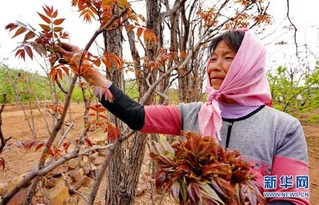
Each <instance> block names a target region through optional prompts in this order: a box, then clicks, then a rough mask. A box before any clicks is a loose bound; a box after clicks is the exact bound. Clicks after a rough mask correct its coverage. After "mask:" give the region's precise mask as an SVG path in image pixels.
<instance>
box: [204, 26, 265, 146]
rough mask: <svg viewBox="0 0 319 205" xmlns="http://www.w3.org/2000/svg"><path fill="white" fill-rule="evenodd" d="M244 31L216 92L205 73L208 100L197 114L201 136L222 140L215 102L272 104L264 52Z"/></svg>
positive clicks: (255, 104) (219, 116) (256, 41)
mask: <svg viewBox="0 0 319 205" xmlns="http://www.w3.org/2000/svg"><path fill="white" fill-rule="evenodd" d="M243 31H245V36H244V39H243V42H242V43H241V45H240V48H239V50H238V52H237V54H236V56H235V58H234V60H233V62H232V64H231V66H230V68H229V70H228V73H227V75H226V77H225V79H224V81H223V83H222V85H221V87H220V89H219V90H215V89H214V88H213V87H212V86H211V85H210V81H209V76H208V73H207V70H206V76H207V86H206V94H207V96H208V97H207V101H206V103H205V104H204V105H203V106H202V108H201V110H200V111H199V113H198V118H199V129H200V132H201V133H202V135H204V136H216V135H217V138H218V139H219V140H221V138H220V129H221V126H222V119H221V111H220V109H219V102H218V101H220V100H221V96H223V97H225V98H227V99H232V100H234V101H236V102H237V103H238V104H240V105H243V106H259V105H263V104H267V103H270V102H271V94H270V88H269V84H268V81H267V78H266V75H265V70H264V67H265V56H266V49H265V48H264V47H263V45H262V44H261V42H260V41H259V40H257V39H256V37H255V36H254V35H253V34H251V32H250V31H249V30H248V29H245V30H243ZM207 67H208V66H207Z"/></svg>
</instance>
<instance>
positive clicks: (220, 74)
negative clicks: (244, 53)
mask: <svg viewBox="0 0 319 205" xmlns="http://www.w3.org/2000/svg"><path fill="white" fill-rule="evenodd" d="M235 55H236V53H235V52H234V51H233V50H232V49H231V48H230V47H229V46H228V45H227V44H226V43H225V41H220V42H219V43H218V44H217V46H216V48H215V50H214V52H213V54H212V56H211V59H210V62H209V64H208V69H207V72H208V77H209V81H210V85H211V86H212V87H213V88H214V89H215V90H219V89H220V86H221V85H222V83H223V81H224V79H225V77H226V74H227V72H228V70H229V67H230V65H231V63H232V62H233V60H234V58H235Z"/></svg>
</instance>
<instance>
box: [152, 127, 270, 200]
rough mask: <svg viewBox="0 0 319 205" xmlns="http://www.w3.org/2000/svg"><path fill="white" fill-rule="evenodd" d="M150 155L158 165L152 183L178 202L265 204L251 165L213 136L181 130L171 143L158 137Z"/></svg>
mask: <svg viewBox="0 0 319 205" xmlns="http://www.w3.org/2000/svg"><path fill="white" fill-rule="evenodd" d="M150 156H151V157H152V158H153V159H154V160H155V162H156V163H157V164H158V166H159V170H158V173H157V175H156V179H155V186H156V188H157V189H159V190H163V191H165V192H170V193H171V194H172V195H173V197H174V198H175V199H176V200H177V201H179V203H180V204H224V203H225V204H234V205H236V204H245V203H250V204H264V203H265V199H264V198H263V196H262V195H261V194H260V191H261V190H260V189H259V187H258V186H257V183H256V181H255V175H253V174H251V172H250V169H251V168H252V165H250V164H249V163H248V162H247V161H245V160H243V159H242V158H241V155H240V153H239V152H238V151H236V150H233V151H231V150H224V149H223V148H222V147H221V146H220V145H219V143H218V141H216V139H215V138H213V137H208V136H205V137H202V136H200V135H198V134H195V133H192V132H186V133H183V136H182V137H181V138H179V140H178V142H175V143H173V144H172V145H170V144H168V142H167V141H166V140H165V139H164V138H163V137H161V138H160V141H159V142H154V143H153V146H152V149H151V153H150Z"/></svg>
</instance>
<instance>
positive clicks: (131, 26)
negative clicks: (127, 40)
mask: <svg viewBox="0 0 319 205" xmlns="http://www.w3.org/2000/svg"><path fill="white" fill-rule="evenodd" d="M134 28H135V26H133V25H132V24H130V25H128V26H126V31H127V33H129V32H131V31H132V30H133V29H134Z"/></svg>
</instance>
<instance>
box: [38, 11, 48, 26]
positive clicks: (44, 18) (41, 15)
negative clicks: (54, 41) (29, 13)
mask: <svg viewBox="0 0 319 205" xmlns="http://www.w3.org/2000/svg"><path fill="white" fill-rule="evenodd" d="M37 13H38V15H39V16H40V17H41V18H42V20H43V21H45V22H46V23H47V24H50V23H51V20H50V19H49V18H48V17H46V16H45V15H43V14H41V13H39V12H37Z"/></svg>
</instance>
